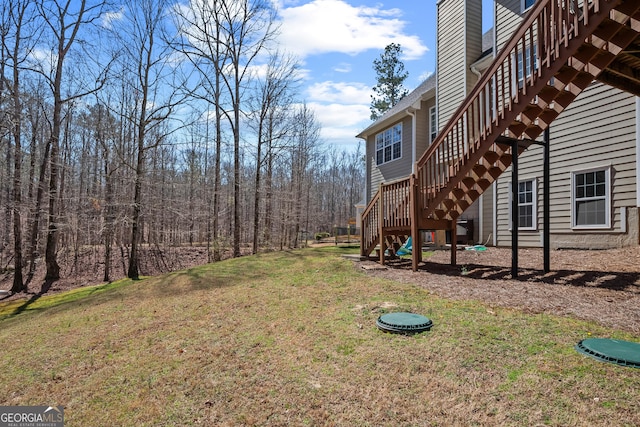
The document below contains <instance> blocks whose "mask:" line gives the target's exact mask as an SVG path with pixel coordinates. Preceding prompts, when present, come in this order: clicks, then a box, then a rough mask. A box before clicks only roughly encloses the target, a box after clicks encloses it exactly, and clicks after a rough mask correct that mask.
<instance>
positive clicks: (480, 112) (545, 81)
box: [361, 0, 640, 268]
mask: <svg viewBox="0 0 640 427" xmlns="http://www.w3.org/2000/svg"><path fill="white" fill-rule="evenodd" d="M639 34H640V1H638V0H589V1H583V0H579V1H576V0H538V1H537V2H536V3H535V5H534V6H533V7H532V9H531V11H530V12H529V14H528V15H527V17H526V18H525V19H524V20H523V22H522V23H521V25H520V26H519V27H518V29H517V30H516V31H515V32H514V35H513V37H512V38H511V39H510V41H509V42H508V43H507V44H506V46H505V47H504V48H503V49H502V51H501V52H500V53H499V55H497V56H496V58H495V59H494V61H493V62H492V64H491V66H490V67H489V69H487V70H486V71H485V73H484V74H483V76H482V77H481V78H480V80H479V81H478V83H477V84H476V86H475V87H474V88H473V90H472V91H471V93H470V94H469V95H468V96H467V98H466V99H465V100H464V101H463V103H462V104H461V105H460V107H459V108H458V109H457V110H456V112H455V113H454V114H453V116H452V117H451V119H450V120H449V122H448V123H447V124H446V125H445V127H444V128H443V129H442V131H441V132H440V134H439V135H438V137H437V138H436V140H435V141H434V142H433V143H432V144H431V145H430V146H429V148H428V149H427V150H426V151H425V153H424V154H423V155H422V156H421V157H420V159H419V160H418V162H417V165H416V171H417V172H416V175H415V176H413V175H412V176H411V177H409V178H407V179H406V180H403V181H400V182H403V183H406V192H407V197H409V199H408V200H409V203H408V205H409V206H410V208H409V210H408V211H407V209H405V208H404V206H405V203H406V201H405V199H403V198H397V197H395V196H394V195H393V194H394V192H397V191H399V187H395V186H394V185H390V186H389V187H387V186H384V185H383V186H381V187H380V189H379V190H378V194H377V195H376V196H375V197H374V199H373V200H372V201H371V202H370V204H369V206H368V207H367V209H366V210H365V212H364V214H363V224H362V227H363V232H362V233H363V240H362V243H363V246H362V250H361V252H362V254H363V255H369V254H370V253H371V251H373V248H374V247H375V246H376V245H377V244H380V243H381V242H383V240H384V239H383V237H384V236H383V235H384V233H385V232H388V233H394V232H395V233H404V232H406V230H405V227H407V226H408V227H410V228H411V234H414V233H415V232H416V230H419V229H423V228H429V226H430V225H433V224H437V223H439V222H440V223H446V222H449V223H450V222H451V221H453V223H455V220H456V219H457V218H458V217H459V216H460V214H461V213H462V212H464V210H465V209H467V208H468V207H469V206H470V205H471V204H472V203H473V202H474V201H475V200H477V199H478V198H479V197H480V195H481V194H482V193H483V192H484V191H485V190H486V189H487V188H488V187H489V186H490V185H491V184H492V183H493V182H494V181H495V180H496V179H497V178H498V177H499V176H500V175H501V174H502V173H503V172H504V171H505V170H506V169H507V168H508V167H509V165H510V164H511V162H512V160H513V156H514V155H516V156H517V155H519V154H520V153H522V152H523V151H524V150H525V149H526V148H527V147H528V146H529V144H531V143H532V142H533V140H534V139H535V138H537V137H538V136H539V135H540V134H541V133H542V132H543V130H544V129H546V128H547V127H548V126H549V124H550V123H551V122H552V121H553V120H554V119H556V118H557V117H558V115H559V114H560V113H561V112H562V111H563V110H564V109H565V108H566V107H567V106H569V104H570V103H571V102H572V101H573V100H574V99H575V98H576V97H577V96H578V95H579V94H580V93H581V92H582V91H583V90H584V89H585V88H586V87H587V86H589V85H590V84H591V82H593V80H594V79H596V78H597V77H598V75H599V74H601V73H602V72H603V71H604V70H606V69H607V67H608V66H609V65H610V64H611V63H612V62H613V61H614V60H615V59H616V56H617V55H619V54H620V53H621V52H622V51H624V49H625V48H626V47H627V46H629V45H630V44H631V43H633V42H634V40H636V39H638V37H639ZM514 141H517V142H518V145H517V147H518V149H517V152H516V153H513V152H512V150H513V146H514V144H513V143H514ZM414 179H415V182H416V186H417V189H415V190H414V189H412V188H411V186H410V184H409V183H410V182H412V181H413V180H414ZM403 185H404V184H403ZM401 188H403V190H402V191H404V188H405V187H402V186H401ZM387 193H389V194H387ZM412 193H415V194H416V196H415V197H414V198H415V199H417V200H412V196H411V194H412ZM381 203H382V204H381ZM394 203H396V204H395V205H394ZM413 203H415V204H416V205H415V206H413ZM385 206H386V207H385ZM412 211H413V212H412ZM405 213H406V214H407V218H404V217H403V215H404V214H405ZM401 217H402V218H401ZM442 221H445V222H442ZM365 223H366V225H365ZM400 224H402V225H401V226H400ZM365 227H366V232H365ZM365 234H366V237H365ZM415 267H416V265H415V263H414V268H415Z"/></svg>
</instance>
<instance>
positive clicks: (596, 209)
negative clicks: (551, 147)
mask: <svg viewBox="0 0 640 427" xmlns="http://www.w3.org/2000/svg"><path fill="white" fill-rule="evenodd" d="M571 182H572V190H573V194H572V204H573V227H575V228H608V227H609V226H610V212H611V200H610V190H609V186H610V184H609V182H610V170H609V168H605V169H595V170H590V171H586V172H574V173H573V175H572V179H571Z"/></svg>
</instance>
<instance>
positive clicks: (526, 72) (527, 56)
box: [514, 45, 538, 88]
mask: <svg viewBox="0 0 640 427" xmlns="http://www.w3.org/2000/svg"><path fill="white" fill-rule="evenodd" d="M537 51H538V49H537V47H536V46H535V45H534V46H533V58H531V48H530V47H527V48H526V49H525V50H524V51H522V50H518V57H517V58H516V59H515V61H514V62H515V64H514V65H516V66H517V69H518V87H519V88H522V86H523V85H524V80H525V78H526V77H529V76H531V74H532V73H533V71H535V70H537V69H538V58H537ZM523 64H524V66H523Z"/></svg>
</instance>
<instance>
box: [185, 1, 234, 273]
mask: <svg viewBox="0 0 640 427" xmlns="http://www.w3.org/2000/svg"><path fill="white" fill-rule="evenodd" d="M223 4H224V0H211V1H207V0H192V1H190V2H189V7H183V8H176V27H177V28H178V33H179V35H180V37H179V39H178V40H177V41H176V43H175V44H174V47H175V49H176V50H178V51H179V52H181V53H183V54H184V55H185V56H186V57H187V58H188V59H189V60H190V61H191V63H192V65H193V66H194V67H195V69H196V70H197V71H198V77H199V80H200V81H199V84H198V87H197V89H196V90H194V91H192V93H191V95H192V96H193V97H194V98H196V99H199V100H201V101H204V102H206V103H207V104H208V105H209V106H210V107H211V108H212V109H213V113H214V116H213V121H214V123H215V130H214V140H215V151H214V162H213V163H214V167H213V177H214V178H213V181H214V182H213V200H212V212H211V215H210V216H211V217H213V224H212V225H211V227H210V228H211V239H212V241H213V245H214V251H213V259H214V260H215V261H219V260H220V242H219V236H218V233H219V230H220V191H221V190H220V187H221V170H220V168H221V161H222V157H221V156H222V137H223V133H222V132H223V131H222V117H223V112H224V105H223V96H222V95H223V94H222V87H223V80H222V72H223V70H225V69H227V65H228V63H229V54H228V52H227V50H226V45H225V44H224V40H223V39H222V37H223V28H222V26H221V23H220V21H219V17H220V15H221V13H222V6H223ZM204 120H205V121H206V129H207V132H206V136H207V139H208V137H209V131H208V130H209V121H210V117H209V114H205V117H204ZM207 146H208V140H207Z"/></svg>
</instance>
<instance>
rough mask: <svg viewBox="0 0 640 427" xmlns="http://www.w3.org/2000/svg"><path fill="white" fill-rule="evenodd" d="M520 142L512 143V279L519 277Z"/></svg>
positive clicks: (515, 140)
mask: <svg viewBox="0 0 640 427" xmlns="http://www.w3.org/2000/svg"><path fill="white" fill-rule="evenodd" d="M518 189H519V185H518V140H517V139H514V140H512V141H511V278H512V279H515V278H516V277H518V225H519V222H520V221H519V219H520V218H519V208H518Z"/></svg>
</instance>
